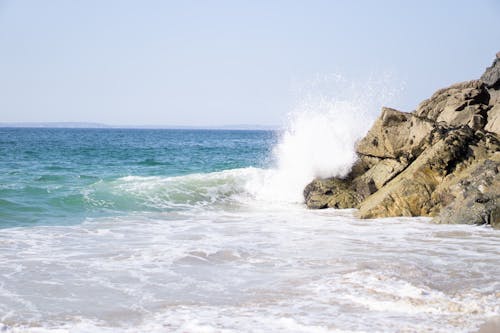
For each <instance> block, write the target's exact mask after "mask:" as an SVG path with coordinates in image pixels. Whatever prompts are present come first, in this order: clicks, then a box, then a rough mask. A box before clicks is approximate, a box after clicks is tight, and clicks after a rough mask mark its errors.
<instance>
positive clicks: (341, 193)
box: [304, 178, 361, 209]
mask: <svg viewBox="0 0 500 333" xmlns="http://www.w3.org/2000/svg"><path fill="white" fill-rule="evenodd" d="M349 183H350V182H349V181H347V180H343V179H339V178H329V179H316V180H314V181H312V182H311V183H309V184H308V185H307V186H306V188H305V189H304V198H305V202H306V205H307V207H309V208H315V209H322V208H354V207H356V206H357V205H358V204H359V202H360V199H361V198H360V196H359V195H358V194H357V193H356V192H355V191H353V190H352V189H351V188H350V184H349Z"/></svg>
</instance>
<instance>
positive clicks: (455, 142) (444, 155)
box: [304, 54, 500, 227]
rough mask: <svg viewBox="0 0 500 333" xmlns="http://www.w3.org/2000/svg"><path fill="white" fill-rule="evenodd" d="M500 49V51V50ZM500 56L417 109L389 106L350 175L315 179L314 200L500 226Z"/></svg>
mask: <svg viewBox="0 0 500 333" xmlns="http://www.w3.org/2000/svg"><path fill="white" fill-rule="evenodd" d="M497 56H500V54H499V55H497ZM499 126H500V59H499V58H497V59H495V61H494V63H493V65H492V66H491V67H489V68H488V69H487V70H486V72H485V73H484V74H483V76H482V77H481V79H480V80H473V81H468V82H463V83H458V84H454V85H452V86H450V87H448V88H445V89H441V90H439V91H437V92H436V93H434V94H433V95H432V96H431V97H430V98H429V99H427V100H425V101H424V102H422V103H421V104H420V105H419V106H418V107H417V109H416V110H415V111H413V112H410V113H406V112H401V111H397V110H394V109H390V108H383V109H382V113H381V115H380V116H379V118H378V119H377V120H376V121H375V123H374V125H373V127H372V128H371V130H370V131H369V132H368V133H367V135H366V136H365V137H364V138H363V139H362V140H360V141H359V143H358V145H357V149H356V150H357V154H358V157H359V160H358V162H357V163H356V164H355V165H354V166H353V168H352V170H351V172H350V174H349V175H348V176H347V177H346V178H344V179H339V178H329V179H316V180H314V181H313V182H311V183H310V184H309V185H307V187H306V188H305V190H304V198H305V202H306V204H307V206H308V207H309V208H358V215H359V217H361V218H378V217H389V216H432V217H433V218H434V221H435V222H437V223H467V224H490V225H492V226H494V227H500V209H499V197H500V176H499V169H500V144H499V135H500V133H499Z"/></svg>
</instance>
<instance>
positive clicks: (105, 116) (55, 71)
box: [0, 0, 500, 126]
mask: <svg viewBox="0 0 500 333" xmlns="http://www.w3.org/2000/svg"><path fill="white" fill-rule="evenodd" d="M499 41H500V0H477V1H463V0H453V1H450V0H441V1H436V0H432V1H429V0H418V1H385V0H377V1H369V0H366V1H361V0H351V1H347V0H345V1H340V0H339V1H334V0H330V1H317V0H309V1H305V0H303V1H293V0H288V1H277V0H276V1H273V0H267V1H264V0H254V1H250V0H246V1H245V0H232V1H217V0H214V1H201V0H200V1H194V0H183V1H149V0H143V1H139V0H137V1H127V0H116V1H113V0H106V1H104V0H81V1H76V0H74V1H71V0H44V1H39V0H31V1H28V0H0V122H98V123H106V124H111V125H173V126H223V125H235V124H256V125H279V124H280V123H281V122H282V121H283V119H284V118H285V117H286V114H287V113H288V112H290V111H291V110H293V108H294V105H295V103H297V100H298V99H300V96H299V95H300V94H301V92H300V91H299V90H300V89H297V87H304V86H307V85H308V82H311V81H314V80H316V79H317V78H318V77H329V76H332V75H342V77H345V78H347V82H355V83H359V82H364V81H366V80H368V78H373V77H389V78H390V79H387V80H388V84H389V85H393V87H391V88H393V89H394V90H395V91H397V94H396V95H395V96H394V97H393V98H392V99H391V101H390V103H391V105H388V106H391V107H394V108H397V109H400V110H403V111H411V110H413V109H415V107H416V106H417V105H418V103H419V102H421V101H422V100H423V99H425V98H428V97H429V96H430V95H431V94H432V93H433V92H434V91H435V90H436V89H438V88H442V87H446V86H448V85H450V84H452V83H455V82H459V81H465V80H470V79H474V78H478V77H479V76H480V75H481V74H482V72H483V71H484V69H485V68H486V67H487V66H489V65H490V64H491V62H492V61H493V59H494V55H495V53H496V52H498V51H500V42H499ZM312 86H314V85H312ZM340 89H341V88H340ZM326 94H331V95H332V96H335V94H336V92H335V91H327V92H326Z"/></svg>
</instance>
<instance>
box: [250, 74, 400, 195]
mask: <svg viewBox="0 0 500 333" xmlns="http://www.w3.org/2000/svg"><path fill="white" fill-rule="evenodd" d="M388 82H390V80H388V78H387V77H386V76H382V77H380V78H379V79H378V80H373V79H371V80H365V81H363V82H362V83H353V82H350V81H348V80H346V79H344V78H343V77H342V76H339V75H335V76H327V77H321V78H317V79H315V80H314V81H313V82H312V83H309V84H308V87H306V90H307V92H306V93H305V94H304V93H301V94H299V95H300V98H299V101H298V102H297V104H296V107H295V109H294V110H293V111H292V112H291V113H290V114H289V115H288V117H287V123H286V125H285V128H284V130H283V133H282V135H281V139H280V141H279V143H278V145H277V146H276V147H275V148H274V155H275V160H276V168H275V169H274V170H272V172H270V173H268V174H267V175H266V177H265V178H266V179H265V180H264V185H263V186H262V187H261V189H260V190H259V191H258V195H257V196H258V197H260V198H262V199H265V200H271V201H286V202H302V201H303V195H302V191H303V189H304V187H305V186H306V185H307V183H309V182H310V181H311V180H313V179H314V178H327V177H333V176H336V177H344V176H346V175H347V174H348V173H349V171H350V170H351V167H352V165H353V164H354V163H355V162H356V159H357V156H356V152H355V145H356V142H357V141H358V140H359V139H361V138H362V137H363V136H364V135H365V134H366V132H367V131H368V130H369V128H370V127H371V125H372V124H373V121H374V120H375V118H376V116H377V115H378V113H379V112H380V108H381V106H382V105H383V104H385V103H387V102H388V101H389V100H390V99H391V98H392V97H393V96H394V92H395V90H394V89H389V88H388Z"/></svg>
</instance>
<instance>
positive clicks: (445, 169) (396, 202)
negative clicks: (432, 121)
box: [359, 127, 474, 218]
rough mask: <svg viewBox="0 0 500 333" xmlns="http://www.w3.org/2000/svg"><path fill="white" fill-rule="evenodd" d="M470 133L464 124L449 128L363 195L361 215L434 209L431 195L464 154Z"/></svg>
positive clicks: (419, 212) (410, 213) (421, 212)
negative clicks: (460, 126)
mask: <svg viewBox="0 0 500 333" xmlns="http://www.w3.org/2000/svg"><path fill="white" fill-rule="evenodd" d="M473 137H474V133H473V131H472V130H471V129H470V128H468V127H464V128H460V129H455V130H451V131H450V132H449V133H448V135H447V136H446V137H445V138H444V139H441V140H439V141H438V142H437V143H436V144H434V145H433V146H432V147H430V148H428V149H426V150H425V151H424V152H423V153H422V154H421V155H420V156H419V157H418V158H417V159H416V160H415V161H414V162H413V163H412V164H411V165H410V166H409V167H407V168H406V169H405V170H404V171H403V172H402V173H401V174H399V175H398V176H397V177H395V178H394V179H393V180H391V181H390V182H389V183H387V184H386V185H385V186H383V187H382V188H381V189H380V190H378V191H377V192H375V193H374V194H372V195H371V196H369V197H368V198H366V199H365V200H364V201H363V202H362V203H361V204H360V207H359V216H360V217H361V218H375V217H389V216H422V215H424V216H425V215H429V214H431V212H433V211H434V208H435V207H434V206H435V204H436V203H435V202H434V201H433V200H432V198H431V196H432V193H433V192H434V190H435V189H436V187H437V186H438V185H439V184H440V183H441V182H442V180H443V179H444V177H446V175H448V174H450V173H451V172H452V171H453V170H454V169H455V166H456V164H457V163H459V162H460V161H461V160H462V159H464V158H465V157H466V156H467V151H468V145H469V144H470V143H471V142H472V141H473Z"/></svg>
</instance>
